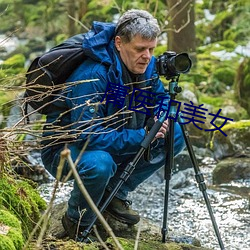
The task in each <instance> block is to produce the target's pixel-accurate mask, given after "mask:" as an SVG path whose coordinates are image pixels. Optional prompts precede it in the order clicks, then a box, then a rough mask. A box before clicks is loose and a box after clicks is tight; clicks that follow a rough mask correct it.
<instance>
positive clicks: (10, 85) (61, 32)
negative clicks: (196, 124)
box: [0, 0, 250, 127]
mask: <svg viewBox="0 0 250 250" xmlns="http://www.w3.org/2000/svg"><path fill="white" fill-rule="evenodd" d="M131 8H138V9H145V10H148V11H149V12H151V13H152V14H153V15H154V16H155V17H156V18H157V19H158V21H159V23H160V26H161V30H162V32H161V35H160V37H159V42H158V46H157V48H156V50H155V56H159V55H160V54H162V53H163V52H165V51H175V52H177V53H181V52H188V53H189V55H190V56H191V58H192V61H193V66H192V69H191V71H190V72H189V74H188V75H185V76H184V75H182V76H181V78H180V83H181V84H183V85H182V86H184V88H187V89H189V90H191V91H192V92H193V93H195V95H196V98H197V103H196V105H198V104H199V105H202V104H203V105H204V106H203V107H206V108H209V110H210V111H214V112H216V111H217V110H218V109H222V115H225V116H227V117H229V118H231V119H234V120H235V121H236V120H241V119H248V118H249V115H250V104H249V103H250V102H249V101H248V96H249V92H250V73H249V71H250V70H249V68H250V66H249V56H250V51H249V50H250V48H249V46H250V45H249V41H250V40H249V38H250V29H249V22H250V3H249V1H247V0H239V1H234V0H227V1H220V0H215V1H211V0H204V1H201V0H200V1H198V0H197V1H194V0H188V1H181V0H180V1H174V0H169V1H161V0H146V1H145V0H143V1H133V2H130V1H119V0H117V1H113V0H104V1H96V0H91V1H86V0H80V1H76V0H70V1H68V0H43V1H32V0H15V1H13V0H0V13H1V16H0V18H1V27H0V33H1V34H3V35H5V36H4V39H3V40H0V48H1V49H0V60H1V61H0V63H1V71H0V86H1V91H0V104H1V113H2V115H3V118H2V122H1V124H2V125H1V127H4V126H5V125H6V123H5V119H6V117H7V116H8V114H9V111H10V107H11V105H2V104H4V103H6V102H8V101H10V100H11V99H15V96H17V93H19V90H21V91H22V90H23V88H22V86H24V82H25V72H26V70H27V66H28V65H29V63H30V62H31V61H32V60H33V59H34V58H35V56H37V55H39V54H42V53H43V52H44V51H46V50H48V49H49V48H51V47H52V46H54V45H57V44H59V43H60V42H62V41H63V40H65V39H66V38H68V37H70V36H72V35H75V34H77V33H84V32H86V31H87V30H88V29H90V28H91V24H92V22H93V21H94V20H98V21H107V22H116V20H117V18H118V17H119V15H120V14H121V13H123V12H124V11H125V10H128V9H131ZM14 38H15V39H16V38H17V39H18V40H19V43H18V45H17V46H16V47H15V49H13V50H12V51H9V52H8V50H6V47H5V44H7V42H8V41H11V40H13V39H14ZM163 81H164V82H165V83H166V86H167V82H166V80H165V79H163ZM17 86H19V87H20V86H21V88H17ZM6 89H8V91H6ZM189 101H191V100H188V102H189Z"/></svg>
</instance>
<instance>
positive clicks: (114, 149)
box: [45, 22, 167, 155]
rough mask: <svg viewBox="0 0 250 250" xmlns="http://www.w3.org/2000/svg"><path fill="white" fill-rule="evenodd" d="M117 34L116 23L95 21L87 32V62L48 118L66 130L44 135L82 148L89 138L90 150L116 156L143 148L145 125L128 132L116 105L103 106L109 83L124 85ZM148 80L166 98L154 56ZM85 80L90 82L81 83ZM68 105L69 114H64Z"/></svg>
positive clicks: (151, 88) (70, 79)
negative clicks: (115, 35)
mask: <svg viewBox="0 0 250 250" xmlns="http://www.w3.org/2000/svg"><path fill="white" fill-rule="evenodd" d="M114 31H115V25H114V24H111V23H101V22H94V23H93V27H92V29H91V30H90V31H89V32H88V33H86V36H85V39H84V41H83V48H84V49H85V52H86V55H87V56H88V59H86V60H85V61H84V62H83V63H82V64H81V65H80V66H79V67H78V68H77V69H76V70H75V71H74V72H73V73H72V75H71V76H70V77H69V79H68V80H67V82H68V87H67V88H66V89H65V90H64V91H63V93H62V94H63V102H62V101H57V102H56V103H55V108H54V109H53V111H52V112H51V113H50V114H49V115H47V123H49V124H53V126H56V127H59V128H63V131H60V129H57V132H52V131H51V132H45V136H47V135H50V136H58V134H60V133H62V135H61V137H60V138H66V137H68V138H70V140H71V141H73V142H74V143H77V144H78V146H79V147H83V145H84V144H85V143H86V141H87V139H88V147H87V149H88V150H104V151H107V152H109V153H111V154H114V155H124V154H131V153H135V152H136V151H137V150H138V149H139V148H140V143H141V142H142V140H143V139H144V137H145V130H144V126H145V124H141V126H140V127H139V128H138V129H127V128H125V127H124V120H122V119H123V118H124V114H123V112H121V109H119V108H118V107H117V106H116V105H114V103H109V102H106V104H105V103H100V101H101V100H102V99H103V97H104V94H105V91H106V89H107V86H108V83H114V84H116V85H124V84H123V79H122V67H121V62H120V61H119V59H118V57H117V55H116V54H115V53H114V48H115V47H114V39H113V38H114ZM145 77H146V79H148V80H147V81H146V84H147V86H150V89H149V91H151V92H152V93H155V97H156V98H157V96H159V95H160V96H162V95H164V96H166V95H167V94H166V93H165V90H164V87H163V84H162V82H161V81H160V80H159V77H158V75H157V73H156V71H155V58H154V57H153V58H152V59H151V62H150V64H149V65H148V68H147V70H146V72H145ZM82 80H91V81H86V82H80V83H79V82H78V81H82ZM65 105H66V110H70V111H66V112H62V111H61V109H64V108H65ZM52 130H53V129H52ZM58 131H59V132H58ZM60 140H61V139H60ZM61 141H63V140H61ZM54 143H55V141H54Z"/></svg>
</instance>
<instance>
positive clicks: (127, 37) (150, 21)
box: [116, 9, 160, 43]
mask: <svg viewBox="0 0 250 250" xmlns="http://www.w3.org/2000/svg"><path fill="white" fill-rule="evenodd" d="M159 34H160V27H159V25H158V22H157V20H156V19H155V18H154V17H153V16H152V15H151V14H150V13H149V12H147V11H145V10H134V9H132V10H128V11H127V12H125V13H124V14H123V15H122V16H121V17H120V18H119V20H118V23H117V25H116V36H120V37H121V38H122V39H123V41H124V42H126V43H128V42H130V41H131V40H132V38H133V37H134V36H135V35H140V36H141V37H142V38H144V39H147V40H153V39H155V38H157V36H158V35H159Z"/></svg>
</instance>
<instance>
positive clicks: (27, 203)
mask: <svg viewBox="0 0 250 250" xmlns="http://www.w3.org/2000/svg"><path fill="white" fill-rule="evenodd" d="M0 207H4V208H5V209H7V210H8V211H10V212H11V213H12V214H13V215H15V216H16V217H17V219H18V220H20V221H21V226H22V231H23V236H24V238H27V237H28V235H29V233H30V232H31V231H32V230H33V228H34V226H35V224H36V223H37V221H38V220H39V218H40V216H41V211H42V210H44V209H45V208H46V203H45V201H44V200H43V199H42V198H41V197H40V195H39V194H38V192H37V191H36V189H35V188H34V187H32V186H31V185H30V184H29V183H28V182H27V181H26V180H16V179H14V178H12V177H10V176H7V175H4V174H3V175H1V178H0Z"/></svg>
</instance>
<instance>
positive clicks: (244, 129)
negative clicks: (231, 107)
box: [210, 120, 250, 160]
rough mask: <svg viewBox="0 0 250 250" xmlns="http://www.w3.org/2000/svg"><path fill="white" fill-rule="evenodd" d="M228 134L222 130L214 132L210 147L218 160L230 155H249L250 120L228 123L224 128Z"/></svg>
mask: <svg viewBox="0 0 250 250" xmlns="http://www.w3.org/2000/svg"><path fill="white" fill-rule="evenodd" d="M222 131H223V132H224V133H225V134H226V135H227V136H225V135H223V134H222V133H221V132H220V131H215V132H214V133H213V136H212V139H211V141H210V149H211V150H212V151H213V153H214V157H215V159H217V160H221V159H223V158H226V157H229V156H236V155H249V152H248V149H249V148H250V120H242V121H238V122H233V123H231V124H227V125H225V126H224V127H223V128H222Z"/></svg>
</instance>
